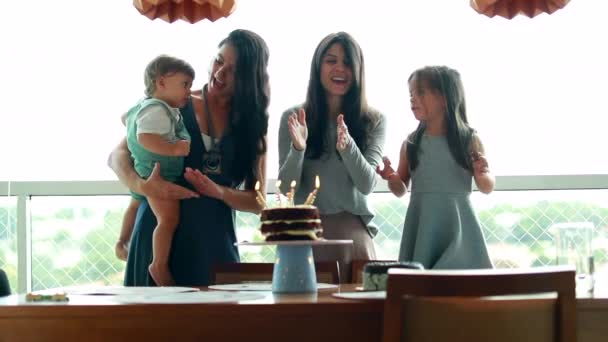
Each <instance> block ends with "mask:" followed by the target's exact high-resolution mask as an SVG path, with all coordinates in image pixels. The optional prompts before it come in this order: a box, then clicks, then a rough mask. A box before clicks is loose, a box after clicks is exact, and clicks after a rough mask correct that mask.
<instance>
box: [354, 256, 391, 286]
mask: <svg viewBox="0 0 608 342" xmlns="http://www.w3.org/2000/svg"><path fill="white" fill-rule="evenodd" d="M375 261H379V262H393V261H397V260H353V261H352V263H351V279H350V283H353V284H361V283H362V282H363V269H364V268H365V264H367V263H368V262H375Z"/></svg>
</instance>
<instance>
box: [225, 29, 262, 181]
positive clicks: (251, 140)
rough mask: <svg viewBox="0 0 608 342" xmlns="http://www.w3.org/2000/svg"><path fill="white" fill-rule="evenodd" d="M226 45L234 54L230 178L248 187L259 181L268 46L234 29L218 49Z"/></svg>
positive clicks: (256, 37)
mask: <svg viewBox="0 0 608 342" xmlns="http://www.w3.org/2000/svg"><path fill="white" fill-rule="evenodd" d="M225 44H229V45H231V46H232V47H234V48H235V50H236V53H237V60H236V68H235V73H234V75H235V79H234V84H235V88H234V95H233V96H232V103H231V104H232V107H231V113H230V131H231V132H233V136H234V138H235V140H236V146H235V147H236V151H238V152H236V153H237V155H236V158H235V159H234V167H233V170H234V176H235V178H236V179H238V180H241V181H243V180H244V181H245V184H246V185H248V186H251V185H252V184H253V183H254V181H255V180H256V179H258V178H259V176H260V175H259V174H258V172H259V170H258V165H257V163H256V161H257V160H258V157H259V156H260V155H262V154H264V153H265V152H266V141H265V139H264V137H265V136H266V133H267V131H268V104H269V103H270V83H269V77H268V71H267V67H268V58H269V52H268V46H267V45H266V42H265V41H264V39H262V37H260V36H259V35H258V34H256V33H254V32H251V31H248V30H234V31H232V32H230V34H229V35H228V37H226V38H225V39H224V40H222V41H221V42H220V44H219V46H218V47H221V46H223V45H225Z"/></svg>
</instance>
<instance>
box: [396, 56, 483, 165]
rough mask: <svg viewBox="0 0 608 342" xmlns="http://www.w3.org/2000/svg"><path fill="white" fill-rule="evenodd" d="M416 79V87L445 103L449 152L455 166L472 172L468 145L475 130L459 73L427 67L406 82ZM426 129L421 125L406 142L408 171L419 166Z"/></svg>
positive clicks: (443, 68) (438, 67) (446, 68)
mask: <svg viewBox="0 0 608 342" xmlns="http://www.w3.org/2000/svg"><path fill="white" fill-rule="evenodd" d="M412 79H415V81H416V83H417V85H418V86H419V87H423V88H425V89H427V90H429V91H434V92H436V93H439V94H441V95H442V96H443V98H444V100H445V110H446V123H447V140H448V145H449V147H450V152H452V156H453V157H454V159H455V160H456V162H457V163H458V164H459V165H460V166H462V167H463V168H465V169H469V170H472V169H473V166H472V162H471V158H470V156H469V145H470V143H471V137H472V136H473V134H474V133H475V130H474V129H473V128H471V127H470V126H469V122H468V120H467V108H466V103H465V98H464V86H463V85H462V80H461V79H460V73H459V72H458V71H456V70H454V69H451V68H448V67H446V66H427V67H424V68H422V69H418V70H416V71H414V72H413V73H412V74H411V75H410V77H409V79H408V82H409V81H411V80H412ZM425 129H426V126H425V124H424V123H423V122H420V124H419V125H418V128H416V131H414V132H413V133H412V134H411V135H410V136H409V138H408V142H407V159H408V162H409V165H410V169H411V170H414V169H416V167H417V166H418V150H419V147H420V139H421V138H422V135H423V134H424V130H425Z"/></svg>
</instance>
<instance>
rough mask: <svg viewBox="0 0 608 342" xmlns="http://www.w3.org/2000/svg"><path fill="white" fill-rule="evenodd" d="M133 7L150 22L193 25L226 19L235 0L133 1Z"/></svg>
mask: <svg viewBox="0 0 608 342" xmlns="http://www.w3.org/2000/svg"><path fill="white" fill-rule="evenodd" d="M133 6H135V8H136V9H137V10H138V11H139V13H141V14H143V15H145V16H146V17H148V18H150V19H152V20H153V19H156V18H160V19H162V20H164V21H166V22H169V23H172V22H175V21H177V20H183V21H187V22H189V23H191V24H194V23H196V22H198V21H200V20H203V19H207V20H210V21H216V20H218V19H219V18H225V17H228V16H229V15H230V14H232V12H234V10H235V8H236V0H133Z"/></svg>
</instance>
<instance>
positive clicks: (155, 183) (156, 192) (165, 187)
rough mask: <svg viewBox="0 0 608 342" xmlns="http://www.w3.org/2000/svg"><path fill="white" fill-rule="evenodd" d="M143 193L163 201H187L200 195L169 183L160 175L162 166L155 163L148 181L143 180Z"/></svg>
mask: <svg viewBox="0 0 608 342" xmlns="http://www.w3.org/2000/svg"><path fill="white" fill-rule="evenodd" d="M141 192H142V193H143V194H144V195H145V196H146V197H155V198H161V199H170V200H174V199H186V198H193V197H198V194H197V193H196V192H194V191H192V190H190V189H188V188H184V187H183V186H180V185H177V184H175V183H171V182H168V181H166V180H164V179H163V177H161V175H160V164H159V163H155V164H154V168H153V169H152V173H151V174H150V176H149V177H148V179H146V180H143V183H142V184H141Z"/></svg>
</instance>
